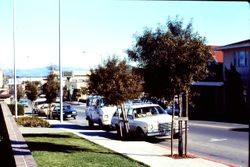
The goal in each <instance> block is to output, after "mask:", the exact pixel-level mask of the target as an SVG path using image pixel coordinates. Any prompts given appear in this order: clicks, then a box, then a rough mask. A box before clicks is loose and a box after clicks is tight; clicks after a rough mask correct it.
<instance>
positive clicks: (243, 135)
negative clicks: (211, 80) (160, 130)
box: [27, 102, 249, 166]
mask: <svg viewBox="0 0 250 167" xmlns="http://www.w3.org/2000/svg"><path fill="white" fill-rule="evenodd" d="M72 107H73V108H74V109H76V110H77V113H78V116H77V117H76V119H67V120H65V121H64V123H66V124H67V123H72V125H79V126H75V127H73V129H78V130H80V129H85V130H86V132H82V133H83V134H86V135H90V136H101V137H104V138H107V139H110V140H117V135H116V133H117V132H116V131H114V130H110V131H106V130H101V132H100V129H99V127H98V125H95V128H94V129H91V128H89V126H88V121H87V120H86V114H85V110H86V104H84V103H82V104H77V102H76V104H72ZM28 110H29V109H27V113H29V112H28ZM64 123H63V124H64ZM58 124H60V123H59V121H58ZM189 128H190V130H189V132H188V142H189V143H188V149H187V151H188V153H190V154H194V155H196V156H199V157H203V158H206V159H211V160H213V161H218V162H221V163H225V164H231V165H235V166H248V160H249V150H248V147H249V126H248V125H245V124H231V123H223V122H221V123H220V122H210V121H189ZM90 131H91V133H90ZM134 140H135V141H136V139H134ZM128 142H130V141H128ZM146 142H149V143H154V144H157V145H160V146H161V147H167V148H168V149H170V139H169V138H168V139H158V140H157V139H155V140H146ZM174 144H175V146H174V147H175V148H176V149H177V148H178V146H177V140H175V141H174ZM231 150H233V151H231ZM156 166H157V165H156Z"/></svg>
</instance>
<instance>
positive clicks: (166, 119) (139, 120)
mask: <svg viewBox="0 0 250 167" xmlns="http://www.w3.org/2000/svg"><path fill="white" fill-rule="evenodd" d="M125 111H126V113H127V117H128V124H129V134H134V135H136V136H137V137H139V138H146V137H151V136H152V137H159V136H161V137H169V136H170V135H171V124H172V116H171V115H169V114H167V112H166V111H165V110H164V109H163V108H162V107H161V106H159V105H158V104H148V103H140V104H133V105H127V106H126V107H125ZM119 124H121V126H122V129H123V130H124V124H123V121H122V114H121V110H120V109H118V110H117V111H116V113H115V114H114V116H113V118H112V120H111V125H112V127H113V128H115V129H116V130H117V133H118V135H120V126H119ZM173 125H174V126H173V132H174V134H177V133H178V124H177V121H174V124H173Z"/></svg>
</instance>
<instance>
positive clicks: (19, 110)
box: [8, 104, 24, 115]
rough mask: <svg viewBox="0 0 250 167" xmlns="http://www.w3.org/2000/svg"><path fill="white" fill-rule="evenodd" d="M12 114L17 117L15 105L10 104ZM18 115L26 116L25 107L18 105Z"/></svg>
mask: <svg viewBox="0 0 250 167" xmlns="http://www.w3.org/2000/svg"><path fill="white" fill-rule="evenodd" d="M8 106H9V109H10V112H11V113H12V115H15V104H8ZM17 115H24V106H23V105H20V104H17Z"/></svg>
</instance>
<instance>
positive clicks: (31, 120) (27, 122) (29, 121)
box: [16, 116, 50, 127]
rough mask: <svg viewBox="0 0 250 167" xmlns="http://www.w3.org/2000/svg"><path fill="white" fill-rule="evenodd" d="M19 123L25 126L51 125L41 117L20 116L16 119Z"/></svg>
mask: <svg viewBox="0 0 250 167" xmlns="http://www.w3.org/2000/svg"><path fill="white" fill-rule="evenodd" d="M16 122H17V123H18V124H19V125H22V126H24V127H50V125H49V123H48V122H47V121H46V120H44V119H41V118H39V117H35V116H33V117H19V118H17V119H16Z"/></svg>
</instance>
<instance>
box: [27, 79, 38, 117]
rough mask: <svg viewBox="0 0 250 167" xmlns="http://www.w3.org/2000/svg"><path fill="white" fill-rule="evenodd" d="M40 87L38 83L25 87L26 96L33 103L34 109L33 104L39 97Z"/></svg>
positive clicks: (29, 83) (28, 83)
mask: <svg viewBox="0 0 250 167" xmlns="http://www.w3.org/2000/svg"><path fill="white" fill-rule="evenodd" d="M38 85H39V83H38V82H27V83H26V85H25V92H26V96H27V98H28V99H29V100H30V101H31V102H32V109H33V102H34V101H35V100H36V99H37V97H38ZM32 112H33V110H32Z"/></svg>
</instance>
